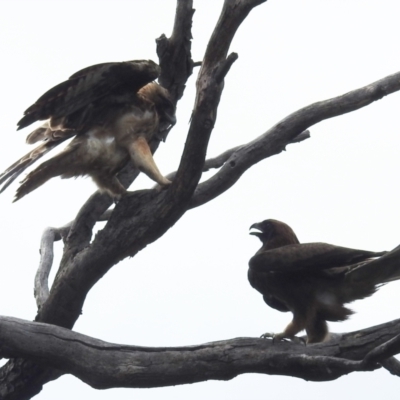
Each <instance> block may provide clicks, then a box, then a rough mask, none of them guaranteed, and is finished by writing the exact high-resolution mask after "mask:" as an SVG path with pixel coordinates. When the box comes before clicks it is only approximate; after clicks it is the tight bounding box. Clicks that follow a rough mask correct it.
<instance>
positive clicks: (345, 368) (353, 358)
mask: <svg viewBox="0 0 400 400" xmlns="http://www.w3.org/2000/svg"><path fill="white" fill-rule="evenodd" d="M399 330H400V320H396V321H392V322H389V323H386V324H382V325H379V326H375V327H372V328H367V329H364V330H361V331H357V332H351V333H348V334H343V335H334V337H333V338H332V339H331V340H330V341H329V342H326V343H319V344H315V345H308V346H305V345H303V344H295V343H292V342H278V341H275V342H274V341H273V340H267V339H259V338H236V339H230V340H221V341H218V342H211V343H206V344H201V345H195V346H183V347H160V348H153V347H140V346H129V345H122V344H114V343H107V342H104V341H102V340H99V339H95V338H92V337H89V336H86V335H82V334H80V333H76V332H72V331H70V330H68V329H65V328H60V327H57V326H54V325H48V324H42V323H34V322H28V321H24V320H20V319H17V318H10V317H0V343H1V345H0V355H5V356H13V357H15V356H19V357H24V358H30V359H32V360H34V361H35V362H37V363H39V364H43V365H47V366H52V367H54V368H57V369H59V370H60V371H61V370H62V371H63V372H64V373H70V374H73V375H75V376H76V377H78V378H79V379H81V380H82V381H84V382H86V383H87V384H89V385H90V386H92V387H94V388H97V389H106V388H116V387H130V388H150V387H160V386H171V385H179V384H186V383H194V382H202V381H206V380H210V379H214V380H230V379H233V378H234V377H236V376H238V375H240V374H244V373H261V374H268V375H285V376H292V377H297V378H301V379H305V380H311V381H329V380H334V379H337V378H339V377H341V376H343V375H346V374H348V373H351V372H355V371H371V370H374V369H377V368H380V367H381V365H380V364H378V363H377V360H376V359H373V356H372V354H375V353H376V351H377V350H378V351H379V349H380V348H382V347H385V349H386V350H385V358H387V357H391V356H393V355H394V354H396V353H397V352H399V351H400V349H399V348H393V346H391V345H390V343H391V342H393V341H396V340H397V337H398V332H399ZM393 338H396V339H393ZM397 342H398V340H397ZM389 347H391V349H392V351H388V348H389ZM397 347H398V346H397Z"/></svg>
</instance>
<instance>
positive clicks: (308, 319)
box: [248, 219, 400, 343]
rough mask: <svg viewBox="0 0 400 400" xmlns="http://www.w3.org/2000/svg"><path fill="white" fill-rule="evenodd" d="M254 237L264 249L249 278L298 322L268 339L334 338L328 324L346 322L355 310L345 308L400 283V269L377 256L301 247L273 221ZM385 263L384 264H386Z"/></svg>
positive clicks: (252, 261) (251, 264) (321, 245)
mask: <svg viewBox="0 0 400 400" xmlns="http://www.w3.org/2000/svg"><path fill="white" fill-rule="evenodd" d="M250 229H256V230H257V231H253V232H250V234H251V235H255V236H258V238H259V239H260V240H261V242H262V247H261V249H260V250H258V251H257V253H256V254H255V255H254V256H253V257H252V258H251V259H250V261H249V267H250V268H249V272H248V278H249V281H250V284H251V286H253V287H254V288H255V289H256V290H258V291H259V292H260V293H261V294H262V295H263V298H264V301H265V302H266V303H267V304H268V305H269V306H270V307H272V308H275V309H276V310H278V311H282V312H287V311H290V312H291V313H292V314H293V320H292V322H291V323H290V324H289V325H288V326H287V327H286V328H285V330H284V331H283V332H282V333H279V334H277V335H271V334H264V335H263V336H264V337H271V336H272V337H275V338H277V339H283V338H290V339H293V338H294V337H295V335H296V334H297V333H299V332H300V331H302V330H303V329H305V331H306V333H307V343H316V342H322V341H324V340H326V339H327V338H328V327H327V323H326V321H344V320H345V319H347V318H348V316H349V315H351V314H352V311H351V310H349V309H348V308H346V307H344V304H346V303H350V302H352V301H354V300H358V299H363V298H365V297H368V296H370V295H372V294H373V293H374V292H375V291H376V290H377V289H378V287H379V285H381V284H383V283H386V282H389V281H392V280H396V279H400V265H398V264H397V263H396V264H395V265H393V263H392V264H389V263H387V264H385V263H383V262H382V263H380V264H381V265H379V268H376V267H375V265H374V262H371V261H372V260H371V258H375V257H380V256H382V255H384V254H385V253H386V252H372V251H364V250H355V249H349V248H345V247H339V246H334V245H330V244H326V243H303V244H300V242H299V240H298V239H297V237H296V235H295V233H294V232H293V230H292V229H291V228H290V227H289V226H288V225H286V224H285V223H283V222H280V221H276V220H273V219H268V220H266V221H263V222H260V223H256V224H253V225H252V226H251V227H250ZM382 261H383V260H382Z"/></svg>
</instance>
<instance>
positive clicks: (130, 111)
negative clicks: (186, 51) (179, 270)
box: [0, 60, 176, 201]
mask: <svg viewBox="0 0 400 400" xmlns="http://www.w3.org/2000/svg"><path fill="white" fill-rule="evenodd" d="M159 73H160V67H159V66H158V65H157V64H155V63H154V62H153V61H151V60H137V61H127V62H111V63H103V64H98V65H93V66H91V67H87V68H84V69H82V70H80V71H78V72H76V73H75V74H73V75H72V76H71V77H70V78H69V79H68V80H67V81H65V82H62V83H60V84H58V85H57V86H55V87H53V88H52V89H50V90H49V91H47V92H46V93H45V94H44V95H43V96H41V97H40V98H39V99H38V100H37V101H36V102H35V103H34V104H33V105H32V106H30V107H29V108H28V109H27V110H26V111H25V113H24V117H23V118H22V119H21V120H20V121H19V122H18V129H22V128H25V127H26V126H28V125H30V124H32V123H33V122H36V121H43V120H46V122H45V124H44V125H43V126H41V127H40V128H38V129H36V130H34V131H33V132H32V133H31V134H29V135H28V137H27V139H26V141H27V143H28V144H33V143H37V142H39V141H42V143H41V144H40V145H39V146H38V147H36V148H35V149H34V150H32V151H31V152H29V153H28V154H26V155H25V156H24V157H22V158H21V159H20V160H18V161H17V162H15V163H14V164H13V165H11V166H10V167H9V168H8V169H7V170H6V171H5V172H3V173H2V174H1V175H0V184H2V183H4V185H3V187H2V189H1V191H3V190H4V189H5V188H6V187H8V186H9V185H10V184H11V182H13V181H14V180H15V179H16V178H17V177H18V176H19V175H20V174H21V173H22V172H23V171H24V170H25V169H26V168H27V167H28V166H30V165H31V164H33V163H34V162H35V161H36V160H38V159H39V158H40V157H42V156H43V155H44V154H46V153H47V152H49V151H50V150H51V149H53V148H54V147H56V146H57V145H59V144H60V143H62V142H64V141H65V140H67V139H69V138H72V137H74V138H73V140H72V141H71V143H70V144H69V145H68V146H67V147H66V148H65V149H64V150H63V151H62V152H61V153H59V154H58V155H56V156H55V157H53V158H51V159H50V160H48V161H46V162H44V163H42V164H41V165H39V167H37V168H36V169H35V170H33V171H32V172H31V173H29V174H28V175H27V176H26V178H25V179H24V180H23V181H22V184H21V186H20V187H19V188H18V190H17V193H16V196H15V200H14V201H17V200H19V199H20V198H21V197H23V196H25V195H26V194H28V193H30V192H31V191H33V190H35V189H36V188H38V187H39V186H41V185H43V183H45V182H46V181H48V180H49V179H51V178H53V177H55V176H61V177H62V178H71V177H77V176H80V175H89V176H91V177H92V178H93V180H94V181H95V183H96V184H97V186H98V187H99V189H100V190H102V191H105V192H107V193H109V194H110V195H111V196H112V197H113V198H114V199H119V198H121V196H123V195H124V194H125V193H126V189H125V188H124V187H123V186H122V184H121V183H120V182H119V180H118V178H117V176H116V175H117V173H118V172H119V171H120V170H121V169H122V168H123V167H124V166H125V165H126V164H127V163H128V162H129V161H131V162H133V164H134V165H135V166H136V167H137V168H138V169H140V170H141V171H143V172H144V173H145V174H146V175H147V176H148V177H149V178H151V179H152V180H154V181H155V182H157V183H158V184H160V185H161V186H163V187H166V186H167V185H169V184H170V183H171V182H170V181H169V180H168V179H166V178H165V177H164V176H163V175H161V173H160V171H159V169H158V168H157V165H156V164H155V162H154V159H153V156H152V153H151V151H150V148H149V145H148V143H149V141H150V140H151V139H152V138H153V137H155V136H157V137H158V138H159V139H160V140H161V139H164V138H165V135H166V134H167V133H168V131H169V130H170V129H171V127H172V126H173V125H174V124H175V123H176V118H175V106H174V104H173V103H172V102H171V99H170V96H169V93H168V91H167V90H166V89H164V88H163V87H161V86H160V85H158V84H157V83H155V82H153V81H154V80H155V79H156V78H157V77H158V76H159Z"/></svg>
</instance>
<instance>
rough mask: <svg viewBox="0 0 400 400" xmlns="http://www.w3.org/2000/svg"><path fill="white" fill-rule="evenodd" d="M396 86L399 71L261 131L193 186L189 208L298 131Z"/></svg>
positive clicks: (222, 189)
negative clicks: (194, 187) (205, 178)
mask: <svg viewBox="0 0 400 400" xmlns="http://www.w3.org/2000/svg"><path fill="white" fill-rule="evenodd" d="M399 90H400V72H397V73H395V74H393V75H390V76H387V77H386V78H383V79H380V80H378V81H376V82H374V83H371V84H369V85H367V86H364V87H362V88H360V89H356V90H353V91H351V92H349V93H346V94H344V95H341V96H338V97H334V98H332V99H329V100H325V101H320V102H317V103H314V104H311V105H309V106H307V107H304V108H301V109H300V110H298V111H296V112H294V113H292V114H290V115H289V116H287V117H286V118H284V119H283V120H281V121H280V122H278V123H277V124H276V125H274V126H273V127H272V128H270V129H269V130H268V131H267V132H265V133H264V134H263V135H261V136H259V137H258V138H256V139H254V140H252V141H251V142H249V143H247V144H246V145H243V146H240V147H239V148H238V149H237V151H235V152H233V154H232V155H231V156H230V157H229V159H228V160H226V162H225V163H224V166H223V167H222V168H221V169H220V170H219V171H218V172H217V173H216V174H215V175H213V176H212V177H211V178H210V179H208V180H207V181H205V182H202V183H201V184H200V185H199V186H198V187H197V189H196V192H195V194H194V196H193V198H192V200H191V203H190V208H193V207H198V206H201V205H202V204H205V203H207V202H208V201H210V200H212V199H214V198H216V197H217V196H219V195H220V194H222V193H224V192H225V191H226V190H228V189H229V188H230V187H232V186H233V185H234V184H235V183H236V182H237V181H238V179H239V178H240V177H241V176H242V174H243V173H244V172H245V171H247V170H248V169H249V168H250V167H252V166H253V165H255V164H257V163H258V162H260V161H261V160H263V159H265V158H267V157H271V156H272V155H275V154H279V153H280V152H282V151H283V150H285V148H286V145H287V144H289V143H291V142H292V141H293V140H295V139H296V137H299V136H300V132H303V131H304V130H306V129H308V128H310V127H311V126H313V125H315V124H317V123H318V122H321V121H323V120H326V119H328V118H333V117H337V116H338V115H342V114H346V113H349V112H352V111H355V110H358V109H360V108H363V107H365V106H367V105H369V104H371V103H373V102H374V101H377V100H380V99H381V98H382V97H384V96H387V95H389V94H391V93H394V92H397V91H399Z"/></svg>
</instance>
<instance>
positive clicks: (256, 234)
mask: <svg viewBox="0 0 400 400" xmlns="http://www.w3.org/2000/svg"><path fill="white" fill-rule="evenodd" d="M250 229H258V230H259V231H261V228H260V223H259V222H257V223H255V224H253V225H252V226H251V227H250ZM249 235H254V236H257V237H260V236H261V235H262V231H261V232H250V233H249Z"/></svg>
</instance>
